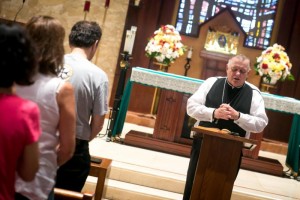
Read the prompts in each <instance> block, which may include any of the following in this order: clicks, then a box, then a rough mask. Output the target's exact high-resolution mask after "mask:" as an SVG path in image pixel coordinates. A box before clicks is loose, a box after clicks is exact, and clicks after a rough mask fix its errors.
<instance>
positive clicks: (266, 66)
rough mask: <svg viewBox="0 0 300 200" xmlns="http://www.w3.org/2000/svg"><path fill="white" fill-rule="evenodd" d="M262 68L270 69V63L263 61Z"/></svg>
mask: <svg viewBox="0 0 300 200" xmlns="http://www.w3.org/2000/svg"><path fill="white" fill-rule="evenodd" d="M261 68H263V69H268V68H269V66H268V64H266V63H263V64H262V66H261Z"/></svg>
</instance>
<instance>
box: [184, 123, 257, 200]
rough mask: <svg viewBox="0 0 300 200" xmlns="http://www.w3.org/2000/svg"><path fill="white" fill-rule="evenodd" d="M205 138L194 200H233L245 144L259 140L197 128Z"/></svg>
mask: <svg viewBox="0 0 300 200" xmlns="http://www.w3.org/2000/svg"><path fill="white" fill-rule="evenodd" d="M192 130H193V131H195V132H196V134H199V135H200V137H202V145H201V150H200V154H199V158H198V165H197V168H196V173H195V178H194V183H193V187H192V193H191V197H190V199H191V200H210V199H218V200H230V198H231V193H232V189H233V184H234V181H235V178H236V175H237V174H236V173H237V171H238V168H239V164H240V159H241V157H240V156H241V152H242V148H243V147H244V144H253V145H255V144H256V143H257V141H255V140H251V139H246V138H243V137H239V136H233V135H229V134H228V132H225V131H221V130H218V129H215V128H205V127H201V126H198V127H194V128H192Z"/></svg>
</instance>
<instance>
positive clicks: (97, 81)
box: [55, 21, 108, 192]
mask: <svg viewBox="0 0 300 200" xmlns="http://www.w3.org/2000/svg"><path fill="white" fill-rule="evenodd" d="M101 36H102V31H101V28H100V26H99V25H98V24H97V23H96V22H88V21H79V22H77V23H76V24H75V25H74V26H73V27H72V29H71V33H70V35H69V43H70V47H71V53H70V54H67V55H65V65H64V68H63V69H62V71H61V73H60V75H59V76H60V77H61V78H63V79H65V80H67V81H69V82H70V83H71V84H72V85H73V86H74V90H75V98H76V111H77V120H76V150H75V153H74V156H73V158H72V159H71V160H70V161H69V162H67V163H66V164H64V165H62V166H61V167H60V168H59V169H58V172H57V180H56V186H55V187H58V188H63V189H69V190H73V191H79V192H80V191H81V189H82V187H83V186H84V183H85V181H86V178H87V176H88V174H89V170H90V154H89V141H91V140H92V139H94V138H95V137H96V136H97V134H98V133H99V132H100V131H101V130H102V128H103V123H104V119H105V114H106V113H107V112H108V102H107V100H108V78H107V75H106V73H105V72H104V71H103V70H101V69H100V68H99V67H97V66H96V65H94V64H93V63H92V62H90V60H91V59H92V58H93V57H94V55H95V52H96V50H97V47H98V44H99V42H100V39H101Z"/></svg>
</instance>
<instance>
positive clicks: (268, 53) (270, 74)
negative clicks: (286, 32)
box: [254, 44, 295, 83]
mask: <svg viewBox="0 0 300 200" xmlns="http://www.w3.org/2000/svg"><path fill="white" fill-rule="evenodd" d="M254 68H255V71H256V74H258V75H260V76H262V77H263V80H266V81H267V82H268V83H276V82H277V81H278V80H281V81H284V80H286V79H287V80H295V78H294V76H293V75H292V74H291V69H292V63H291V62H290V59H289V57H288V55H287V53H286V52H285V49H284V47H283V46H281V45H278V44H274V45H273V46H271V47H268V48H267V49H266V50H264V51H263V52H262V54H261V55H260V56H259V57H258V58H257V62H256V63H255V65H254Z"/></svg>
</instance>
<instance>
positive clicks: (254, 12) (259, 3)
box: [176, 0, 279, 49]
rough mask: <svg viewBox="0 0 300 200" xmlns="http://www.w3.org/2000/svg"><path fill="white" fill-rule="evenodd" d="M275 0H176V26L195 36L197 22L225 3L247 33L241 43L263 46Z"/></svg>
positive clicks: (217, 10) (267, 35)
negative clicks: (178, 1) (177, 2)
mask: <svg viewBox="0 0 300 200" xmlns="http://www.w3.org/2000/svg"><path fill="white" fill-rule="evenodd" d="M278 1H279V0H180V3H179V8H178V12H177V20H176V29H177V30H178V31H179V32H180V33H181V34H184V35H189V36H193V37H198V34H199V25H201V24H202V23H203V22H205V21H206V20H209V19H210V18H211V17H213V16H214V15H215V14H217V13H218V12H219V11H221V10H222V9H225V8H227V7H229V8H230V9H231V10H232V12H233V14H234V15H235V17H236V20H237V21H238V22H239V23H240V25H241V27H242V28H243V30H244V31H245V32H246V34H247V37H246V40H245V46H247V47H254V48H260V49H265V48H267V47H268V46H270V40H271V35H272V29H273V26H274V19H275V14H276V9H277V4H278Z"/></svg>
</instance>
